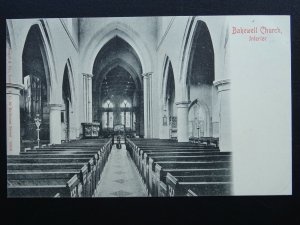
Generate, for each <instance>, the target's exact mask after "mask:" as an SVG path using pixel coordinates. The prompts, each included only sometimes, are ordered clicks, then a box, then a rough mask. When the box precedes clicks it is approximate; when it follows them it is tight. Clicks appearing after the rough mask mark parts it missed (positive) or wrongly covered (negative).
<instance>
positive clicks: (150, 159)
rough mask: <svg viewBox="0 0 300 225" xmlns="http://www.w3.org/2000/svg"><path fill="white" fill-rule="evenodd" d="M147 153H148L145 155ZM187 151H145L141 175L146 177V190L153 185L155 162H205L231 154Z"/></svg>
mask: <svg viewBox="0 0 300 225" xmlns="http://www.w3.org/2000/svg"><path fill="white" fill-rule="evenodd" d="M147 154H148V155H147ZM186 154H189V153H165V154H163V155H162V154H160V153H159V154H155V153H145V157H144V158H145V160H144V163H143V176H144V177H145V179H146V185H147V187H148V190H150V191H151V190H152V186H153V184H152V183H153V179H154V177H155V171H154V170H153V169H154V168H155V162H156V161H160V162H164V161H170V160H172V161H185V162H188V161H199V162H205V161H208V162H209V161H224V160H230V159H231V156H230V155H229V154H228V153H225V152H222V153H221V152H213V153H212V152H210V153H202V152H198V153H192V154H193V155H186Z"/></svg>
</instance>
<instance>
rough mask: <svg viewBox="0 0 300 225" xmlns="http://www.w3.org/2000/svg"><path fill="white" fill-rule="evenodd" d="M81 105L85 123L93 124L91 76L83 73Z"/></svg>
mask: <svg viewBox="0 0 300 225" xmlns="http://www.w3.org/2000/svg"><path fill="white" fill-rule="evenodd" d="M82 75H83V96H84V97H83V105H84V112H85V113H84V115H85V121H86V122H93V100H92V91H93V90H92V89H93V88H92V77H93V75H92V74H88V73H83V74H82Z"/></svg>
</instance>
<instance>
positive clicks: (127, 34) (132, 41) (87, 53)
mask: <svg viewBox="0 0 300 225" xmlns="http://www.w3.org/2000/svg"><path fill="white" fill-rule="evenodd" d="M103 33H104V35H102V34H103ZM116 36H118V37H120V38H121V39H123V40H124V41H126V42H127V43H128V44H129V45H130V46H131V47H132V48H133V49H134V50H135V51H136V53H137V55H138V57H139V59H140V61H141V64H142V70H143V73H145V72H149V71H151V70H152V68H153V62H152V58H151V56H150V53H149V52H150V51H149V49H148V47H147V46H146V45H145V44H144V43H143V42H142V40H141V38H140V36H139V34H138V33H137V32H136V31H134V30H133V29H132V28H131V27H129V26H128V25H125V24H123V23H120V22H112V23H110V24H107V25H106V26H105V28H104V29H101V30H99V31H98V32H96V33H95V34H94V35H93V37H91V39H90V41H89V42H88V43H87V45H86V46H85V47H84V51H83V54H82V55H83V57H84V58H83V59H84V61H85V63H86V64H85V65H86V68H85V69H86V71H89V73H92V71H93V62H94V61H95V58H96V56H97V54H98V52H99V51H100V50H101V49H102V47H103V46H105V45H106V44H107V43H108V42H109V41H110V40H111V39H113V38H114V37H116ZM99 37H102V38H99ZM99 39H100V42H99Z"/></svg>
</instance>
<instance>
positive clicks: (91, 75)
mask: <svg viewBox="0 0 300 225" xmlns="http://www.w3.org/2000/svg"><path fill="white" fill-rule="evenodd" d="M82 75H83V76H84V77H87V78H92V77H93V76H94V75H93V74H90V73H82Z"/></svg>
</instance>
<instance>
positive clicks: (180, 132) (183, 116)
mask: <svg viewBox="0 0 300 225" xmlns="http://www.w3.org/2000/svg"><path fill="white" fill-rule="evenodd" d="M189 104H190V102H189V101H183V102H176V105H177V138H178V142H188V141H189V133H188V131H189V129H188V126H189V125H188V115H189Z"/></svg>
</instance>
